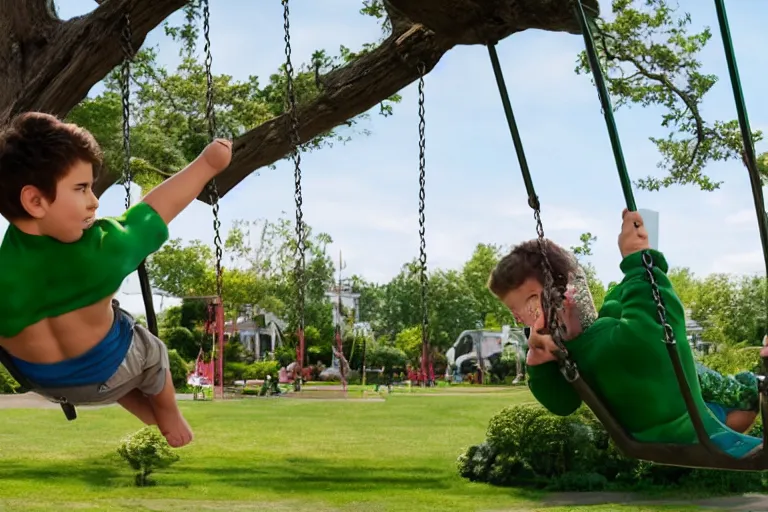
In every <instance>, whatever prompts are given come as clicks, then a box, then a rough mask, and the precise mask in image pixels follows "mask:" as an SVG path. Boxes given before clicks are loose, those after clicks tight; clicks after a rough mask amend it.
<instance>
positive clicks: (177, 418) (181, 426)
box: [149, 370, 193, 448]
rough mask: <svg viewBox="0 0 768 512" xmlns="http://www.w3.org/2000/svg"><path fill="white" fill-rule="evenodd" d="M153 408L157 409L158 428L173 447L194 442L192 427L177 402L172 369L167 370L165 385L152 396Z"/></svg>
mask: <svg viewBox="0 0 768 512" xmlns="http://www.w3.org/2000/svg"><path fill="white" fill-rule="evenodd" d="M149 401H150V402H151V403H152V408H153V409H154V410H155V418H156V419H157V428H158V429H160V432H161V433H162V434H163V435H164V436H165V439H166V440H167V441H168V444H169V445H171V446H172V447H173V448H181V447H182V446H185V445H188V444H189V443H191V442H192V438H193V435H192V429H191V428H189V424H188V423H187V420H185V419H184V416H182V415H181V411H180V410H179V406H178V404H177V403H176V390H175V389H174V388H173V380H172V378H171V372H170V370H166V371H165V386H163V389H162V391H160V393H158V394H157V395H154V396H152V397H150V399H149Z"/></svg>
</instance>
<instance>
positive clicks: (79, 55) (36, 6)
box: [0, 0, 187, 124]
mask: <svg viewBox="0 0 768 512" xmlns="http://www.w3.org/2000/svg"><path fill="white" fill-rule="evenodd" d="M186 3H187V2H186V0H106V1H104V2H103V3H101V5H99V6H98V7H97V8H96V9H95V10H94V11H93V12H91V13H90V14H88V15H85V16H81V17H77V18H73V19H71V20H69V21H67V22H62V21H60V20H57V19H55V18H53V17H52V13H50V10H49V8H48V5H49V2H48V1H47V0H23V1H20V0H0V19H3V18H4V17H5V16H6V15H9V13H13V12H14V9H17V10H19V5H21V6H23V7H22V8H21V9H20V10H19V12H20V13H22V14H18V13H16V14H14V18H18V17H21V19H22V20H26V23H27V27H28V28H27V29H25V30H21V31H16V32H15V33H14V34H15V35H11V36H10V37H14V38H15V40H16V41H15V43H16V44H17V45H18V46H19V47H20V48H22V52H23V60H24V63H23V65H22V66H21V67H20V68H18V67H17V68H16V70H15V71H16V72H17V73H18V71H19V69H21V70H22V76H21V77H20V80H19V81H18V89H16V90H13V91H3V93H0V94H5V95H6V97H5V98H3V97H2V96H0V105H2V106H3V110H2V112H0V124H1V123H2V122H3V121H7V120H8V119H9V118H10V117H13V116H14V115H16V114H18V113H20V112H25V111H28V110H39V111H44V112H49V113H51V114H54V115H58V116H65V115H66V114H67V113H68V112H69V111H70V110H71V109H72V108H73V107H74V106H75V105H77V103H78V102H80V101H81V100H82V99H83V98H85V96H86V95H87V94H88V91H89V90H90V89H91V87H93V85H94V84H95V83H97V82H98V81H99V80H101V79H102V78H104V76H105V75H106V74H107V73H109V71H110V70H111V69H113V68H114V67H115V66H117V65H118V64H119V63H120V62H121V61H122V59H123V52H122V49H121V46H120V33H121V30H122V26H123V20H124V14H125V12H126V9H127V6H128V5H130V6H131V11H130V16H131V28H132V30H133V47H134V48H139V47H140V46H141V45H142V44H143V43H144V39H145V38H146V36H147V33H149V31H151V30H152V29H153V28H155V27H156V26H158V25H159V24H160V23H162V22H163V20H165V19H166V18H167V17H168V16H170V15H171V14H172V13H173V12H175V11H176V10H178V9H179V8H181V7H183V6H184V5H185V4H186ZM11 4H13V6H11ZM43 5H44V6H45V10H46V12H48V13H49V14H48V18H47V21H46V22H45V23H44V24H43V27H41V28H38V27H35V28H30V27H32V26H33V25H34V24H35V21H34V20H35V19H36V18H35V16H36V17H37V19H40V18H41V15H42V10H41V9H42V6H43ZM20 23H21V22H17V23H16V24H17V25H19V26H23V25H21V24H20ZM0 28H3V27H2V26H0ZM1 32H2V31H1V30H0V33H1ZM3 37H9V36H7V35H6V36H3ZM30 48H39V50H38V51H37V52H32V51H25V50H28V49H30Z"/></svg>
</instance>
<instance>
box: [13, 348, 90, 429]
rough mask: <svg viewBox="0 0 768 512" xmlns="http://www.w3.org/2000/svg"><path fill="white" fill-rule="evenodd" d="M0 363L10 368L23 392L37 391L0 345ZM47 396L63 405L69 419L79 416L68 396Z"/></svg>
mask: <svg viewBox="0 0 768 512" xmlns="http://www.w3.org/2000/svg"><path fill="white" fill-rule="evenodd" d="M0 364H2V365H3V366H5V369H6V370H8V373H10V374H11V377H13V378H14V379H16V382H18V383H19V386H21V391H22V392H23V393H27V392H30V391H32V392H34V391H35V388H36V387H37V386H35V385H34V384H33V383H32V382H30V380H29V379H27V378H26V377H25V376H24V375H22V374H21V372H20V371H19V369H18V368H17V367H16V364H14V362H13V358H11V355H10V354H9V353H8V352H7V351H6V350H5V349H4V348H2V347H0ZM46 398H47V399H48V400H50V401H52V402H54V403H57V404H59V405H60V406H61V410H62V411H64V415H65V416H66V417H67V420H69V421H72V420H74V419H76V418H77V410H76V409H75V406H74V405H72V404H71V403H69V402H68V401H67V399H66V397H59V398H56V399H53V398H49V397H46Z"/></svg>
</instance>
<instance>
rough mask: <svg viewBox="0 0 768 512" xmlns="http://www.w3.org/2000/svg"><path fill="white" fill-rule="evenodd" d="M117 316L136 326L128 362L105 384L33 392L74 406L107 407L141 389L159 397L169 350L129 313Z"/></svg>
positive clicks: (119, 310)
mask: <svg viewBox="0 0 768 512" xmlns="http://www.w3.org/2000/svg"><path fill="white" fill-rule="evenodd" d="M115 315H125V316H127V317H128V318H129V319H130V321H131V323H132V324H133V339H132V340H131V345H130V347H128V352H127V353H126V355H125V359H123V362H122V363H121V364H120V367H119V368H118V369H117V371H116V372H115V373H114V374H113V375H112V377H110V378H109V379H108V380H107V381H106V382H104V383H99V384H88V385H84V386H70V387H62V388H54V387H37V386H33V388H32V391H33V392H35V393H37V394H39V395H41V396H43V397H45V398H47V399H49V400H51V401H53V402H58V403H61V402H69V403H70V404H72V405H104V404H111V403H115V402H117V401H118V400H120V399H121V398H123V397H124V396H125V395H127V394H128V393H129V392H131V391H133V390H134V389H138V390H139V391H141V392H142V393H144V394H145V395H157V394H158V393H160V391H162V390H163V387H164V386H165V380H166V371H167V370H168V368H169V366H170V363H169V362H168V349H167V347H166V346H165V343H163V342H162V341H161V340H160V339H158V338H157V337H155V336H154V335H153V334H152V333H151V332H149V330H147V329H146V328H145V327H143V326H142V325H139V324H138V323H136V322H135V321H134V319H133V317H131V315H130V314H129V313H127V312H126V311H123V310H122V309H119V307H117V303H116V302H115Z"/></svg>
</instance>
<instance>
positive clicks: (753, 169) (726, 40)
mask: <svg viewBox="0 0 768 512" xmlns="http://www.w3.org/2000/svg"><path fill="white" fill-rule="evenodd" d="M715 8H716V9H717V21H718V24H719V25H720V34H721V35H722V37H723V49H724V50H725V60H726V61H727V63H728V74H729V75H730V78H731V88H732V89H733V99H734V101H735V103H736V112H737V114H738V117H739V127H740V128H741V139H742V143H743V144H744V155H743V156H744V164H745V165H746V166H747V171H749V181H750V184H751V185H752V198H753V199H754V203H755V213H757V225H758V228H759V230H760V241H761V243H762V245H763V259H764V261H765V271H766V275H768V222H766V213H765V200H764V199H763V187H762V181H761V179H760V174H759V173H758V170H757V158H756V157H755V145H754V141H753V140H752V129H751V128H750V126H749V117H748V116H747V106H746V104H745V102H744V91H743V90H742V87H741V79H740V78H739V67H738V65H737V64H736V53H735V52H734V50H733V41H732V40H731V30H730V27H729V25H728V15H727V13H726V12H725V2H724V1H723V0H715ZM767 286H768V284H767ZM765 298H766V312H768V290H766V294H765ZM767 321H768V318H767ZM765 332H766V333H768V326H766V331H765ZM763 373H766V374H768V359H767V358H763ZM765 386H766V383H765V382H764V381H763V382H762V383H761V386H760V391H761V392H760V416H761V419H762V421H763V425H768V423H766V422H767V421H768V390H767V389H766V387H765ZM766 444H768V428H766V427H764V428H763V446H765V445H766ZM763 453H764V456H765V457H766V458H768V452H763Z"/></svg>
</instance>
